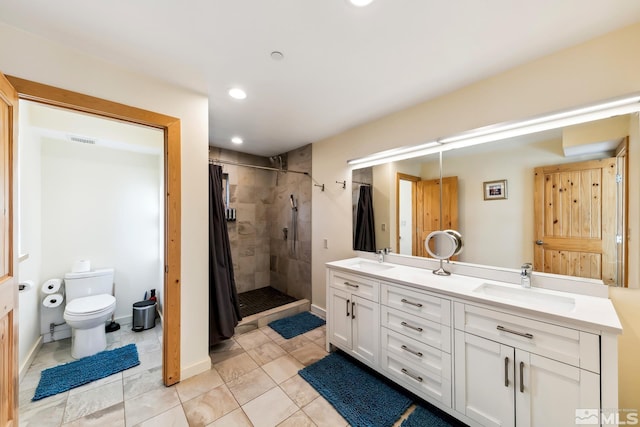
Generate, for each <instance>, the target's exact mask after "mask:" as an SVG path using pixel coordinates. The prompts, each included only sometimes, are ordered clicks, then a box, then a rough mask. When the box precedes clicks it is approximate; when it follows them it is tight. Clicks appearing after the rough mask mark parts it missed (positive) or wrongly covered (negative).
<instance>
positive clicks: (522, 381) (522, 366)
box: [520, 362, 524, 393]
mask: <svg viewBox="0 0 640 427" xmlns="http://www.w3.org/2000/svg"><path fill="white" fill-rule="evenodd" d="M520 393H524V362H520Z"/></svg>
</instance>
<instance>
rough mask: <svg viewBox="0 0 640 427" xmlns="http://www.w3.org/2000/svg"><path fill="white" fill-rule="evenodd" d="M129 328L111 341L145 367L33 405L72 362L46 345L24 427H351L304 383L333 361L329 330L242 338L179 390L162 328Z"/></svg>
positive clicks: (61, 347) (28, 387) (24, 408)
mask: <svg viewBox="0 0 640 427" xmlns="http://www.w3.org/2000/svg"><path fill="white" fill-rule="evenodd" d="M130 326H131V325H123V327H122V329H120V330H119V331H116V332H113V333H110V334H108V335H107V337H108V339H109V348H117V347H120V346H123V345H126V344H129V343H131V342H135V343H136V345H137V347H138V352H139V355H140V362H141V364H140V365H139V366H136V367H135V368H132V369H129V370H126V371H124V372H121V373H118V374H115V375H112V376H110V377H108V378H104V379H102V380H100V381H96V382H94V383H91V384H87V385H85V386H82V387H78V388H76V389H73V390H70V391H68V392H66V393H62V394H58V395H56V396H51V397H48V398H45V399H42V400H40V401H37V402H31V401H30V399H31V397H33V393H34V390H35V388H36V386H37V384H38V380H39V377H40V371H41V370H42V369H45V368H48V367H51V366H55V365H57V364H60V363H66V362H69V361H71V360H72V359H71V355H70V344H71V343H70V340H68V339H67V340H61V341H59V342H54V343H48V344H45V345H43V346H42V349H41V350H40V352H39V354H38V355H37V357H36V359H35V360H34V362H33V364H32V365H31V367H30V368H29V370H28V372H27V374H26V375H25V377H24V379H23V381H22V382H21V384H20V426H21V427H25V426H38V427H48V426H64V427H71V426H109V427H119V426H143V427H146V426H153V427H164V426H177V427H180V426H213V427H226V426H228V427H245V426H246V427H251V426H253V427H274V426H282V427H305V426H319V427H323V426H330V427H339V426H347V422H346V421H345V420H344V418H342V417H341V416H340V414H338V413H337V412H336V411H335V409H334V408H333V407H332V406H331V405H330V404H329V403H328V402H327V401H326V400H325V399H324V398H323V397H321V396H320V395H319V394H318V393H317V392H316V391H315V390H314V389H313V387H311V386H310V385H309V384H308V383H307V382H306V381H305V380H304V379H303V378H302V377H300V376H299V375H298V370H300V369H301V368H302V367H304V366H307V365H309V364H311V363H313V362H315V361H317V360H319V359H321V358H322V357H324V356H326V354H327V353H326V351H325V350H324V346H325V333H326V332H325V327H324V326H323V327H320V328H317V329H314V330H312V331H310V332H307V333H306V334H303V335H300V336H297V337H294V338H292V339H289V340H286V339H284V338H282V337H281V336H280V335H279V334H278V333H276V332H275V331H273V330H272V329H271V328H269V327H264V328H260V329H256V330H253V331H250V332H247V333H245V334H243V335H238V336H236V337H234V338H233V339H231V340H228V341H225V342H224V343H223V344H221V345H219V346H217V347H216V348H215V349H214V350H213V351H212V352H211V354H210V356H211V361H212V368H211V369H210V370H209V371H207V372H204V373H202V374H200V375H197V376H195V377H192V378H188V379H186V380H184V381H182V382H180V383H178V384H176V385H175V386H172V387H165V386H164V385H163V384H162V380H161V360H162V358H161V354H162V353H161V351H162V350H161V340H162V331H161V328H160V327H159V326H156V327H155V328H154V329H149V330H146V331H143V332H138V333H136V332H132V331H131V330H130ZM411 409H412V408H410V410H411ZM410 410H409V411H408V412H407V414H408V413H409V412H410ZM407 414H405V417H406V416H407ZM405 417H403V418H405ZM396 425H399V422H398V423H396Z"/></svg>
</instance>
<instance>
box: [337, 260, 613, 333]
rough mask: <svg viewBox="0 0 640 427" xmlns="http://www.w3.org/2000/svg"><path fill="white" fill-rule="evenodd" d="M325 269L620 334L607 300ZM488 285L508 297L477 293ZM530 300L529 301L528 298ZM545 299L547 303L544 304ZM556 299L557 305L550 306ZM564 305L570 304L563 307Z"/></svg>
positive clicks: (396, 268)
mask: <svg viewBox="0 0 640 427" xmlns="http://www.w3.org/2000/svg"><path fill="white" fill-rule="evenodd" d="M372 264H373V265H372ZM326 266H327V267H329V268H333V269H337V270H342V271H345V272H349V273H353V274H358V275H363V276H367V277H372V278H375V279H379V280H383V281H386V282H391V283H397V284H401V285H405V286H410V287H413V288H416V289H422V290H426V291H432V292H436V293H438V294H441V295H444V296H449V297H454V298H456V297H459V298H463V299H465V300H467V301H473V302H477V303H482V304H484V305H488V306H494V307H497V308H502V309H508V310H511V311H515V312H518V313H519V314H523V315H527V314H528V315H534V316H535V317H536V318H538V319H540V320H545V319H547V320H549V321H556V322H557V321H560V322H563V323H565V324H573V325H576V326H581V327H586V328H588V329H591V330H593V331H595V332H601V333H602V332H606V333H614V334H620V333H621V332H622V325H621V324H620V320H619V319H618V315H617V313H616V311H615V308H614V307H613V304H612V303H611V300H609V299H608V298H602V297H594V296H588V295H582V294H576V293H571V292H560V291H553V290H547V289H541V288H535V287H531V288H527V289H524V288H522V287H520V286H518V285H514V284H511V283H505V282H499V281H495V280H487V279H480V278H477V277H471V276H462V275H456V274H452V275H450V276H438V275H435V274H433V273H432V270H427V269H423V268H417V267H409V266H405V265H400V264H392V263H388V262H384V263H378V262H376V261H372V260H369V259H365V258H348V259H343V260H340V261H333V262H328V263H326ZM369 267H370V268H369ZM383 268H384V269H383ZM487 284H489V286H490V287H491V286H493V287H491V289H490V290H497V291H500V290H505V291H506V292H505V295H507V296H503V295H500V294H501V292H497V293H494V294H492V295H489V294H487V293H485V292H479V289H478V288H480V287H483V286H484V287H486V286H487ZM481 289H482V288H481ZM510 293H513V295H515V296H516V298H511V297H510ZM529 293H530V294H529ZM498 295H500V296H498ZM529 296H530V297H531V298H528V297H529ZM547 299H548V300H549V301H550V303H546V300H547ZM556 299H557V301H558V302H559V303H558V304H554V303H553V301H555V300H556ZM567 301H570V302H571V303H572V304H564V302H567Z"/></svg>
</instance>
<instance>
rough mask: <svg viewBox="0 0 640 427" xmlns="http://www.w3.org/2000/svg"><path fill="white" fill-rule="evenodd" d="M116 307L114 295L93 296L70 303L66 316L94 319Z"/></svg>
mask: <svg viewBox="0 0 640 427" xmlns="http://www.w3.org/2000/svg"><path fill="white" fill-rule="evenodd" d="M115 305H116V299H115V297H114V296H113V295H108V294H101V295H91V296H88V297H82V298H76V299H74V300H72V301H70V302H69V304H67V306H66V307H65V309H64V314H65V316H67V315H70V316H73V317H76V318H81V317H92V316H95V315H99V314H100V313H103V312H108V311H110V310H113V308H114V307H115Z"/></svg>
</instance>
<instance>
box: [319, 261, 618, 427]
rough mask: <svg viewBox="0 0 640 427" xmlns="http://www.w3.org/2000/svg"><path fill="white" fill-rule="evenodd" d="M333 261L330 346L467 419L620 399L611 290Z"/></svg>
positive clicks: (512, 418)
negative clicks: (597, 292) (592, 291)
mask: <svg viewBox="0 0 640 427" xmlns="http://www.w3.org/2000/svg"><path fill="white" fill-rule="evenodd" d="M327 266H328V267H329V268H328V269H327V349H328V350H330V348H331V346H332V345H333V346H336V347H338V348H340V349H341V350H343V351H345V352H346V353H348V354H349V355H351V356H353V357H354V358H355V359H358V360H359V361H361V362H363V363H365V364H367V365H368V366H369V367H371V368H373V369H374V370H376V371H377V372H379V373H380V374H382V375H384V376H386V377H387V378H389V379H390V380H391V381H394V382H395V383H397V384H399V385H400V386H402V387H404V388H406V389H407V390H409V391H410V392H412V393H414V394H415V395H416V396H419V397H420V398H422V399H424V400H425V401H427V402H429V403H431V404H432V405H434V406H436V407H438V408H439V409H441V410H443V411H445V412H447V413H448V414H450V415H452V416H453V417H456V418H458V419H459V420H461V421H463V422H465V423H466V424H468V425H470V426H473V427H482V426H514V427H550V426H553V427H555V426H558V427H561V426H562V427H563V426H573V425H576V421H578V424H586V423H590V424H593V421H594V420H592V419H588V420H585V418H584V417H585V416H596V414H597V413H598V411H599V410H600V409H602V411H603V413H605V412H606V411H607V410H610V408H616V407H617V405H618V365H617V362H618V356H617V335H618V334H619V333H620V332H621V330H622V327H621V325H620V322H619V319H618V317H617V315H616V313H615V309H614V308H613V305H612V304H611V301H610V300H609V299H608V298H606V294H605V295H604V296H589V295H584V294H579V293H568V292H562V291H552V290H548V289H540V288H538V289H534V288H532V289H527V290H522V288H520V287H517V285H514V284H510V283H505V282H497V281H493V280H489V279H481V278H476V277H473V276H463V275H451V276H448V277H442V276H437V275H434V274H432V272H431V271H430V270H427V269H419V268H416V267H411V266H404V265H399V264H390V263H377V262H375V261H371V260H366V259H362V258H355V259H347V260H341V261H335V262H332V263H328V264H327ZM514 274H517V272H515V273H514ZM489 282H491V283H489ZM489 286H491V288H488V287H489ZM499 288H500V290H502V291H503V293H499V292H497V289H499ZM502 288H504V289H502ZM487 289H490V290H492V291H494V293H496V295H497V296H493V295H492V294H490V293H489V292H487V291H486V290H487ZM560 292H561V293H560ZM500 295H503V296H504V295H512V296H513V295H515V297H512V299H507V298H504V297H500ZM549 301H551V302H557V301H561V302H562V303H563V304H557V303H556V304H555V305H553V304H551V303H549ZM585 414H586V415H585ZM589 414H590V415H589ZM596 423H597V421H596ZM606 425H609V424H606Z"/></svg>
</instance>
